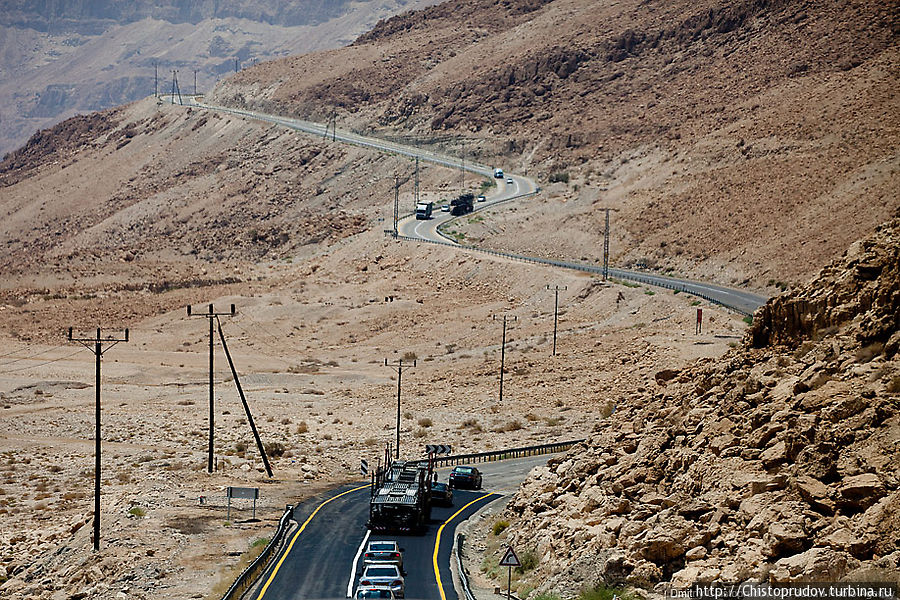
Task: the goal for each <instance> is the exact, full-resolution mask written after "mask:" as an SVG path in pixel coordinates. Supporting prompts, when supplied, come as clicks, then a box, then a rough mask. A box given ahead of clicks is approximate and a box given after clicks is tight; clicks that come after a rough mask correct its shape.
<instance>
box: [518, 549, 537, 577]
mask: <svg viewBox="0 0 900 600" xmlns="http://www.w3.org/2000/svg"><path fill="white" fill-rule="evenodd" d="M519 562H520V563H522V564H521V566H518V567H516V573H519V574H520V575H522V574H524V573H525V571H533V570H534V568H535V567H537V566H538V562H539V561H538V557H537V554H536V553H535V552H534V550H525V551H524V552H522V553H521V555H520V556H519Z"/></svg>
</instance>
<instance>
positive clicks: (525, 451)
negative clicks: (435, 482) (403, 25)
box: [434, 439, 584, 466]
mask: <svg viewBox="0 0 900 600" xmlns="http://www.w3.org/2000/svg"><path fill="white" fill-rule="evenodd" d="M583 441H584V439H580V440H572V441H568V442H554V443H552V444H541V445H539V446H524V447H522V448H507V449H506V450H494V451H491V452H476V453H474V454H455V455H452V456H435V457H434V465H435V466H439V465H445V466H446V465H458V464H461V463H472V462H494V461H498V460H509V459H512V458H522V457H523V456H539V455H541V454H553V453H554V452H563V451H565V450H568V449H569V448H571V447H572V446H574V445H575V444H580V443H581V442H583Z"/></svg>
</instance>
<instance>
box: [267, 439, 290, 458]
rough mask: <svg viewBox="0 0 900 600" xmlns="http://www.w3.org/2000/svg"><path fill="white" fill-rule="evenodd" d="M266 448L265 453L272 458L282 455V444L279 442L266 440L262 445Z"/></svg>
mask: <svg viewBox="0 0 900 600" xmlns="http://www.w3.org/2000/svg"><path fill="white" fill-rule="evenodd" d="M263 448H265V449H266V454H267V455H268V456H271V457H272V458H278V457H279V456H283V455H284V450H285V448H284V444H282V443H281V442H268V443H267V444H265V445H264V446H263Z"/></svg>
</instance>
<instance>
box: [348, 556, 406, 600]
mask: <svg viewBox="0 0 900 600" xmlns="http://www.w3.org/2000/svg"><path fill="white" fill-rule="evenodd" d="M359 585H360V587H363V586H368V587H386V588H389V589H390V590H391V591H392V592H394V595H395V596H397V597H398V598H403V597H404V596H405V595H406V582H405V581H404V580H403V575H401V574H400V567H398V566H397V565H387V564H380V565H366V569H365V570H364V571H363V574H362V577H360V578H359Z"/></svg>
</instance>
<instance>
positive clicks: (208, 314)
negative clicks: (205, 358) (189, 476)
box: [187, 304, 234, 473]
mask: <svg viewBox="0 0 900 600" xmlns="http://www.w3.org/2000/svg"><path fill="white" fill-rule="evenodd" d="M187 314H188V316H189V317H204V318H207V319H209V460H208V461H207V465H206V472H207V473H212V472H213V448H214V443H213V438H214V435H213V432H214V430H215V422H216V413H215V400H214V399H213V339H214V338H215V334H216V333H215V329H214V327H213V319H215V320H218V318H219V317H220V316H223V317H224V316H228V317H232V316H234V304H232V305H231V312H224V313H217V312H215V311H214V310H213V305H212V304H210V305H209V312H206V313H194V312H192V311H191V305H190V304H188V307H187Z"/></svg>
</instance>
